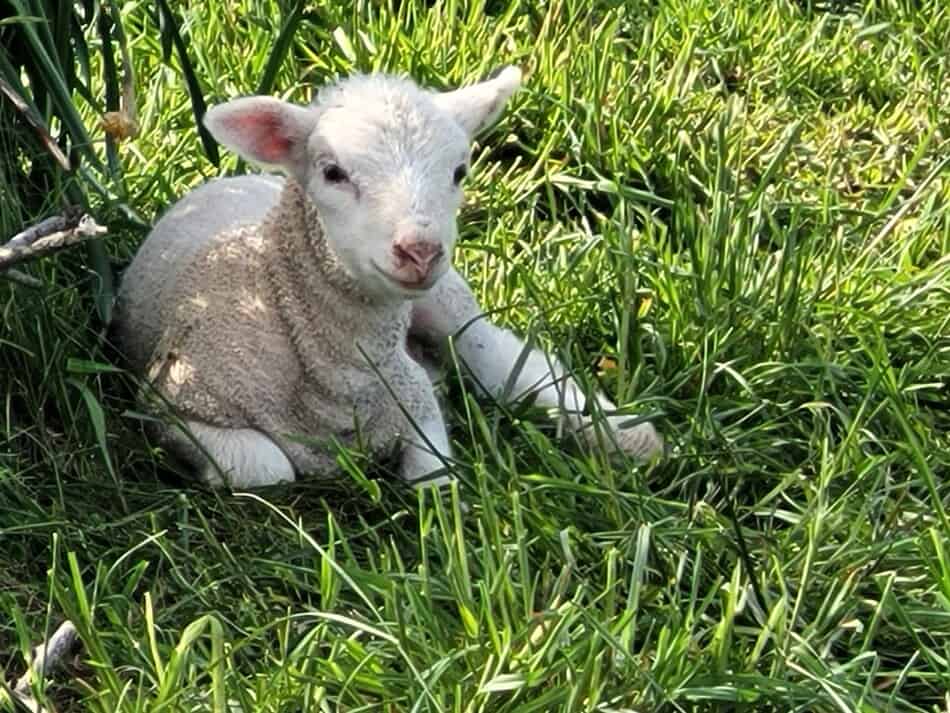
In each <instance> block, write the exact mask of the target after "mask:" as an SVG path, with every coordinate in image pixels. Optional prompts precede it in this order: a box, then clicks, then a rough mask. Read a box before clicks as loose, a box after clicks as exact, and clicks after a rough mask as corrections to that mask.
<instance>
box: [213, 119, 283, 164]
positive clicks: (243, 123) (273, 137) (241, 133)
mask: <svg viewBox="0 0 950 713" xmlns="http://www.w3.org/2000/svg"><path fill="white" fill-rule="evenodd" d="M225 125H226V127H227V129H228V130H229V131H231V132H232V134H233V135H234V136H236V137H237V138H238V140H239V141H240V143H241V144H242V148H243V149H244V151H245V153H247V154H248V155H249V156H252V157H253V158H255V159H256V160H258V161H262V162H264V163H286V161H287V160H288V159H289V158H290V150H291V148H292V146H293V141H292V140H291V138H290V136H288V132H287V126H286V125H285V123H284V121H283V120H282V117H281V116H280V115H278V114H276V113H274V112H272V111H250V112H245V113H241V114H237V115H235V116H231V117H228V119H227V121H226V122H225Z"/></svg>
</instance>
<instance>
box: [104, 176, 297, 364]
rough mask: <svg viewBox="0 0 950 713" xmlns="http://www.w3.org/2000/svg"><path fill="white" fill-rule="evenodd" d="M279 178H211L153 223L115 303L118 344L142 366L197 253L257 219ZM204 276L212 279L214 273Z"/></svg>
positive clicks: (272, 200)
mask: <svg viewBox="0 0 950 713" xmlns="http://www.w3.org/2000/svg"><path fill="white" fill-rule="evenodd" d="M282 187H283V179H281V178H279V177H277V176H265V175H248V176H237V177H233V178H219V179H214V180H211V181H209V182H207V183H205V184H203V185H201V186H199V187H198V188H196V189H194V190H192V191H191V192H189V193H188V194H186V195H185V196H184V197H183V198H181V199H180V200H179V201H178V202H177V203H175V204H174V205H173V206H172V207H171V208H170V209H169V210H168V211H167V212H166V213H165V215H163V216H162V218H161V219H160V220H159V221H158V222H157V223H156V224H155V227H154V228H153V229H152V231H151V232H150V233H149V235H148V237H147V238H146V239H145V242H143V243H142V246H141V247H140V248H139V251H138V252H137V253H136V255H135V258H134V259H133V260H132V263H131V264H130V265H129V267H128V269H127V270H126V271H125V274H124V275H123V277H122V285H121V288H120V291H119V299H118V304H117V309H116V325H115V326H116V334H117V337H118V340H119V344H120V346H121V348H122V350H123V352H124V353H125V356H126V357H127V358H128V359H129V362H130V363H131V365H132V366H133V368H135V369H136V370H137V371H139V372H141V371H142V370H144V369H145V367H146V365H147V363H148V361H149V359H150V358H151V356H152V353H153V351H154V349H155V346H156V344H157V343H158V340H159V338H160V336H161V335H162V333H163V331H164V330H165V329H166V328H167V326H168V322H169V320H171V319H174V318H175V314H174V309H173V308H174V306H175V305H176V304H177V302H178V300H177V299H176V297H177V296H178V295H179V294H180V293H182V291H183V286H182V285H181V284H180V282H181V280H182V279H183V276H184V275H186V273H187V272H188V268H189V266H191V265H193V264H194V263H195V260H196V257H197V256H199V255H201V254H202V253H203V252H206V251H207V250H208V249H209V247H210V244H211V243H213V242H215V241H216V240H220V239H221V236H222V235H226V234H234V235H241V234H242V233H236V232H234V231H232V230H231V229H232V228H234V227H236V226H239V225H242V224H259V223H260V222H261V221H262V220H263V219H264V216H265V215H266V214H267V212H268V211H269V210H270V209H271V208H272V207H274V206H275V205H276V204H277V202H278V199H279V198H280V192H281V189H282ZM205 279H207V280H209V281H213V280H214V275H213V274H208V275H206V276H205Z"/></svg>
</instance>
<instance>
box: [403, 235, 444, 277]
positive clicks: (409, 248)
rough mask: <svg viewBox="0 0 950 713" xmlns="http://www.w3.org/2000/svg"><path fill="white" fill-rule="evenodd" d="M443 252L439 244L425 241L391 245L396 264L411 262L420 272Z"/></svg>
mask: <svg viewBox="0 0 950 713" xmlns="http://www.w3.org/2000/svg"><path fill="white" fill-rule="evenodd" d="M444 252H445V251H444V249H443V248H442V245H441V244H439V243H434V242H429V241H425V240H416V241H413V242H396V243H393V254H394V255H395V256H396V262H397V263H402V264H405V263H407V262H411V263H412V264H413V265H415V266H416V267H417V268H419V269H421V270H427V269H428V268H429V266H430V265H432V264H433V263H435V262H436V261H437V260H438V259H439V258H440V257H442V255H443V253H444Z"/></svg>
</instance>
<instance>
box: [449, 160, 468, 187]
mask: <svg viewBox="0 0 950 713" xmlns="http://www.w3.org/2000/svg"><path fill="white" fill-rule="evenodd" d="M467 175H468V167H466V165H465V164H464V163H463V164H461V165H460V166H459V167H458V168H456V169H455V173H454V174H453V176H452V181H453V182H454V183H455V185H456V186H457V185H459V184H460V183H461V182H462V181H464V180H465V177H466V176H467Z"/></svg>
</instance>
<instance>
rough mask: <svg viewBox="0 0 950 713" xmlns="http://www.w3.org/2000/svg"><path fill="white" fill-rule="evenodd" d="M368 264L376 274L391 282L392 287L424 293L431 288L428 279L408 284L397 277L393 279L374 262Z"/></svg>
mask: <svg viewBox="0 0 950 713" xmlns="http://www.w3.org/2000/svg"><path fill="white" fill-rule="evenodd" d="M370 262H371V264H372V265H373V268H374V269H375V270H376V272H378V273H379V274H380V275H382V276H383V277H385V278H386V279H387V280H389V281H390V282H392V283H393V284H394V285H398V286H399V287H401V288H402V289H404V290H409V291H410V292H424V291H425V290H427V289H429V287H431V285H430V283H429V280H428V279H424V280H420V281H418V282H409V281H408V280H400V279H399V278H398V277H393V276H392V275H390V274H389V273H388V272H386V271H385V270H384V269H383V268H381V267H380V266H379V265H377V264H376V263H375V262H373V261H370Z"/></svg>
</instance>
